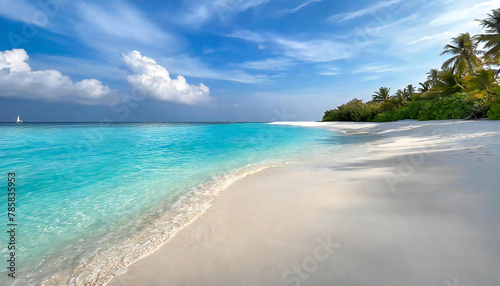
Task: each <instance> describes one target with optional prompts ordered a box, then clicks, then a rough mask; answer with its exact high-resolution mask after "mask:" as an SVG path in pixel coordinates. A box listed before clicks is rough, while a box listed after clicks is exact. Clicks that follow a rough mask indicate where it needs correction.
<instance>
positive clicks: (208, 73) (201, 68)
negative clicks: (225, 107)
mask: <svg viewBox="0 0 500 286" xmlns="http://www.w3.org/2000/svg"><path fill="white" fill-rule="evenodd" d="M160 63H161V64H162V65H164V66H167V67H168V69H169V70H170V71H171V72H172V73H175V74H183V75H186V76H190V77H197V78H209V79H216V80H226V81H234V82H241V83H248V84H254V83H262V82H266V81H268V77H267V76H265V75H252V74H249V73H246V72H244V71H241V70H214V69H212V68H209V67H207V66H206V65H205V64H204V63H203V62H202V61H201V60H200V59H198V58H193V57H189V56H187V55H177V56H173V57H166V58H162V59H161V60H160Z"/></svg>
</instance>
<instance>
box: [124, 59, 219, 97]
mask: <svg viewBox="0 0 500 286" xmlns="http://www.w3.org/2000/svg"><path fill="white" fill-rule="evenodd" d="M122 60H123V63H124V64H125V65H126V66H127V67H128V68H129V69H130V70H132V71H133V72H134V73H135V74H134V75H128V76H127V81H128V82H129V83H130V84H131V85H132V86H134V87H135V88H138V89H139V90H142V91H144V92H146V93H147V94H148V95H149V96H151V97H153V98H156V99H158V100H162V101H170V102H175V103H180V104H190V105H194V104H200V103H205V102H208V101H210V97H209V92H210V91H209V89H208V87H207V86H205V85H204V84H203V83H201V84H200V85H199V86H195V85H189V84H188V83H187V82H186V79H185V78H184V77H183V76H181V75H179V76H177V79H171V78H170V74H169V72H168V71H167V69H165V68H164V67H162V66H160V65H158V64H157V63H156V61H155V60H154V59H152V58H148V57H146V56H142V55H141V53H139V52H138V51H133V52H130V53H128V54H123V55H122Z"/></svg>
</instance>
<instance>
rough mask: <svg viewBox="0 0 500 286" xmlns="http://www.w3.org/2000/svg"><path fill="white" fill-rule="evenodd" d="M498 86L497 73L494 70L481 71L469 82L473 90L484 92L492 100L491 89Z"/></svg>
mask: <svg viewBox="0 0 500 286" xmlns="http://www.w3.org/2000/svg"><path fill="white" fill-rule="evenodd" d="M495 85H496V81H495V72H494V71H492V70H480V71H478V72H477V73H476V74H475V75H474V76H473V77H472V78H471V79H470V81H469V88H470V89H471V90H480V91H481V90H484V91H486V94H487V95H488V97H487V99H488V101H490V100H491V89H492V88H493V86H495Z"/></svg>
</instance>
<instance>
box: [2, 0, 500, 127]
mask: <svg viewBox="0 0 500 286" xmlns="http://www.w3.org/2000/svg"><path fill="white" fill-rule="evenodd" d="M499 6H500V1H499V0H495V1H491V0H485V1H466V0H442V1H420V0H382V1H365V0H360V1H334V0H213V1H202V0H179V1H114V0H112V1H71V0H42V1H38V0H36V1H26V0H15V1H14V0H2V1H0V37H1V38H0V39H1V40H0V121H12V120H14V119H15V118H16V117H17V115H21V118H22V119H24V120H25V121H101V120H111V121H216V120H231V121H274V120H320V119H321V117H322V115H323V112H324V111H325V110H326V109H330V108H333V107H335V106H337V105H339V104H341V103H343V102H345V101H347V100H350V99H351V98H354V97H357V98H362V99H365V100H368V99H370V98H371V95H372V94H373V91H375V90H377V89H378V88H379V87H380V86H389V87H391V88H392V89H391V90H392V91H395V90H397V89H398V88H403V87H404V86H406V85H408V84H413V85H418V82H419V81H423V80H424V79H425V72H427V71H428V70H429V69H431V68H439V67H440V65H441V63H442V62H443V61H444V60H445V58H444V57H443V56H441V57H440V56H439V54H440V53H441V51H442V49H443V47H444V45H445V44H447V43H448V42H449V41H450V39H451V37H454V36H457V35H458V34H459V33H461V32H470V33H471V34H476V33H479V32H480V31H481V29H480V27H479V25H478V23H477V21H475V19H480V18H484V17H485V14H486V13H488V12H489V11H490V10H491V9H494V8H498V7H499Z"/></svg>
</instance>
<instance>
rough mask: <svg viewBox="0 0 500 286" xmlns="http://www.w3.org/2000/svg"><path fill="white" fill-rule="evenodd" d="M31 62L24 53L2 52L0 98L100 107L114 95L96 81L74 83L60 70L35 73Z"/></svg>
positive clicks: (0, 53)
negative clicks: (75, 103)
mask: <svg viewBox="0 0 500 286" xmlns="http://www.w3.org/2000/svg"><path fill="white" fill-rule="evenodd" d="M28 58H29V57H28V54H27V53H26V51H25V50H23V49H13V50H8V51H3V52H0V88H1V89H2V93H0V96H9V97H21V98H34V99H52V100H55V99H57V100H63V101H74V102H78V103H84V104H97V103H104V102H108V101H109V100H110V95H112V94H113V92H112V91H110V89H109V88H108V87H107V86H103V85H102V83H101V82H100V81H98V80H96V79H84V80H81V81H78V82H75V83H73V81H72V80H71V79H70V78H69V77H68V76H64V75H62V74H61V73H60V72H59V71H57V70H37V71H33V70H32V69H31V67H30V65H29V64H28V63H27V62H26V61H27V60H28Z"/></svg>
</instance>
